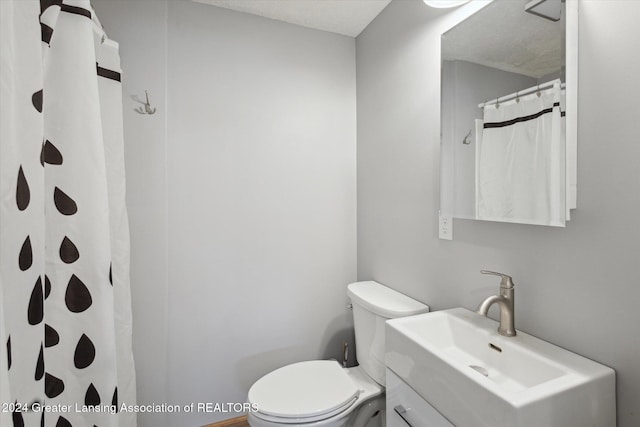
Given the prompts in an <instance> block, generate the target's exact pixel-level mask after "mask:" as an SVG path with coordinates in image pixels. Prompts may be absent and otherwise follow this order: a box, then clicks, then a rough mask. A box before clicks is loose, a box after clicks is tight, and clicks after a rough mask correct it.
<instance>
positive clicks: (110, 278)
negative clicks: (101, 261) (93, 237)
mask: <svg viewBox="0 0 640 427" xmlns="http://www.w3.org/2000/svg"><path fill="white" fill-rule="evenodd" d="M109 283H111V286H113V274H112V263H109Z"/></svg>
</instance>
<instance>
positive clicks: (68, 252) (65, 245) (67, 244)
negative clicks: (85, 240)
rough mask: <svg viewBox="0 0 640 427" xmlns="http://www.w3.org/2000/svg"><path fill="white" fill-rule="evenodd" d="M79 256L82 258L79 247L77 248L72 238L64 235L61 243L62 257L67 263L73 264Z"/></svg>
mask: <svg viewBox="0 0 640 427" xmlns="http://www.w3.org/2000/svg"><path fill="white" fill-rule="evenodd" d="M78 258H80V252H78V248H76V245H74V244H73V242H72V241H71V239H69V238H68V237H67V236H64V239H62V243H60V259H61V260H62V262H64V263H66V264H71V263H74V262H76V261H77V260H78Z"/></svg>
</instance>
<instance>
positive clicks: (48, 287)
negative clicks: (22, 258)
mask: <svg viewBox="0 0 640 427" xmlns="http://www.w3.org/2000/svg"><path fill="white" fill-rule="evenodd" d="M50 293H51V281H50V280H49V277H48V276H47V275H46V274H45V275H44V299H47V298H49V294H50Z"/></svg>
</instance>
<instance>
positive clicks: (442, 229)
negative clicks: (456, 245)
mask: <svg viewBox="0 0 640 427" xmlns="http://www.w3.org/2000/svg"><path fill="white" fill-rule="evenodd" d="M438 237H439V238H440V239H443V240H453V218H451V217H450V216H445V215H442V214H441V213H440V211H438Z"/></svg>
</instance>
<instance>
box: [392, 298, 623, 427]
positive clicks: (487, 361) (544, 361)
mask: <svg viewBox="0 0 640 427" xmlns="http://www.w3.org/2000/svg"><path fill="white" fill-rule="evenodd" d="M497 328H498V323H497V322H496V321H494V320H492V319H489V318H487V317H485V316H481V315H479V314H477V313H475V312H473V311H469V310H467V309H464V308H454V309H451V310H444V311H436V312H432V313H426V314H422V315H418V316H411V317H405V318H401V319H393V320H389V321H388V322H387V331H386V343H387V344H386V346H387V352H386V364H387V366H388V367H389V368H390V369H391V370H392V371H394V372H395V373H396V374H397V375H398V376H399V377H400V378H402V379H403V380H404V381H405V382H407V383H408V384H409V385H410V386H411V387H412V388H413V389H414V390H416V391H417V392H418V393H419V394H420V395H421V396H422V397H423V398H425V399H426V400H427V401H428V402H429V403H430V404H431V405H432V406H433V407H434V408H436V409H437V410H438V411H439V412H440V413H441V414H442V415H443V416H444V417H446V418H447V419H448V420H449V421H451V423H453V424H454V425H456V426H457V427H466V426H468V427H480V426H491V427H497V426H505V427H516V426H522V427H537V426H545V427H552V426H558V427H574V426H575V427H581V426H596V427H606V426H611V427H614V426H615V425H616V413H615V408H616V405H615V372H614V371H613V369H611V368H609V367H606V366H604V365H601V364H599V363H596V362H593V361H591V360H589V359H586V358H584V357H582V356H579V355H577V354H575V353H572V352H570V351H567V350H565V349H562V348H560V347H557V346H555V345H553V344H550V343H548V342H546V341H543V340H540V339H538V338H536V337H533V336H531V335H528V334H525V333H524V332H521V331H518V333H517V335H516V336H515V337H505V336H502V335H500V334H498V332H497Z"/></svg>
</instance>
